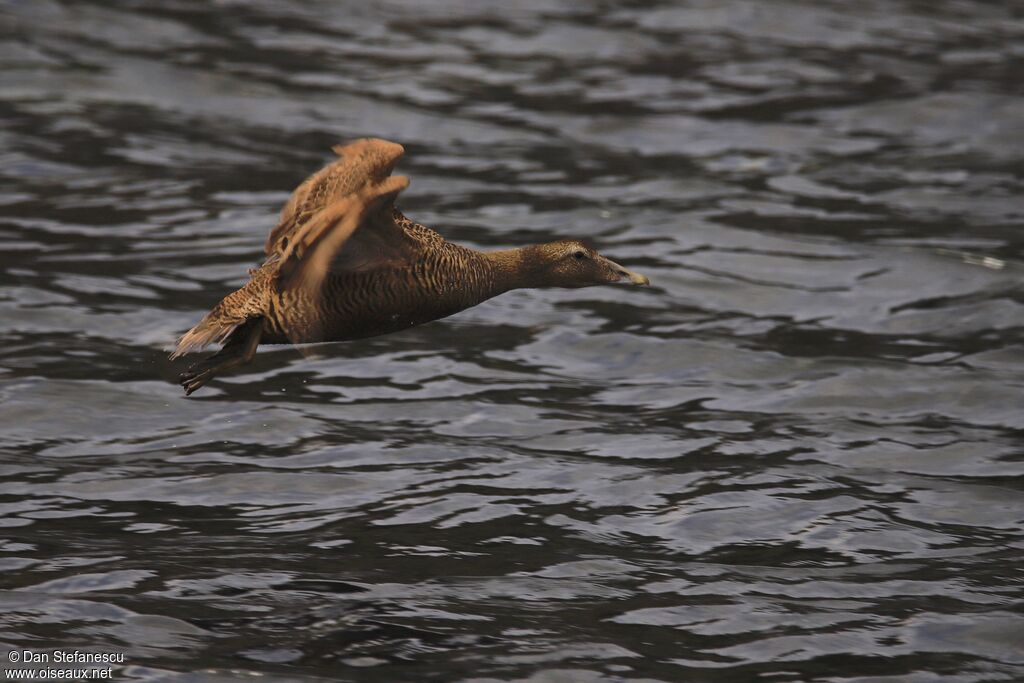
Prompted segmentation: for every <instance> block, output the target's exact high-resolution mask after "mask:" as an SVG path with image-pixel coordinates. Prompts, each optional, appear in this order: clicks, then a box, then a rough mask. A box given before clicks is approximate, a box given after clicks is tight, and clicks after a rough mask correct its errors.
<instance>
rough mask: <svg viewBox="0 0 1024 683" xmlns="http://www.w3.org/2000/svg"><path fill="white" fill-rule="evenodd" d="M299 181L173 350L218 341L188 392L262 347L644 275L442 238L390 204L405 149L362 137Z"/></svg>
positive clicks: (554, 246)
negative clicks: (233, 276)
mask: <svg viewBox="0 0 1024 683" xmlns="http://www.w3.org/2000/svg"><path fill="white" fill-rule="evenodd" d="M334 151H335V152H337V154H338V156H339V157H341V158H340V159H337V160H336V161H334V162H333V163H331V164H328V165H327V166H325V167H324V168H323V169H321V170H320V171H318V172H317V173H315V174H313V175H312V176H310V177H309V178H307V179H306V181H305V182H303V183H302V184H301V185H299V187H298V189H296V190H295V192H294V193H293V194H292V196H291V198H290V199H289V200H288V203H287V204H286V205H285V207H284V209H283V210H282V211H281V220H280V222H279V223H278V225H277V227H276V228H274V230H273V231H271V233H270V237H268V238H267V243H266V245H265V251H266V254H267V260H266V261H265V262H264V263H263V265H262V266H260V267H259V268H255V269H253V270H251V271H250V276H251V279H250V280H249V282H248V283H246V284H245V286H244V287H242V288H241V289H239V290H237V291H235V292H232V293H231V294H228V295H227V296H226V297H224V299H222V300H221V302H220V303H218V304H217V305H216V306H214V307H213V310H212V311H210V312H209V313H207V314H206V316H205V317H204V318H203V319H202V320H201V321H199V324H198V325H196V326H195V327H193V328H192V329H191V330H189V331H188V332H187V333H186V334H185V335H184V336H182V338H181V339H180V340H179V341H178V345H177V348H175V350H174V353H172V354H171V358H172V359H173V358H177V357H178V356H181V355H183V354H185V353H188V352H189V351H193V350H197V349H200V348H202V347H204V346H206V345H207V344H210V343H212V342H223V343H224V346H223V348H222V349H221V350H220V351H218V352H217V353H215V354H213V355H212V356H209V357H207V358H205V359H203V360H201V361H199V362H198V363H196V364H194V365H192V366H191V367H190V368H189V369H188V371H187V372H185V373H183V374H182V375H181V377H180V382H181V386H182V387H184V388H185V394H186V395H189V394H191V393H192V392H193V391H195V390H196V389H198V388H199V387H201V386H203V385H204V384H206V383H207V382H209V381H210V380H211V379H212V378H213V377H214V375H216V374H218V373H221V372H224V371H225V370H228V369H230V368H234V367H236V366H239V365H243V364H245V363H248V362H249V361H251V360H252V358H253V356H254V355H255V354H256V347H257V346H258V345H259V344H286V343H292V344H301V343H306V342H325V341H347V340H350V339H360V338H363V337H374V336H377V335H381V334H388V333H391V332H397V331H399V330H404V329H406V328H408V327H412V326H414V325H422V324H423V323H426V322H430V321H431V320H437V319H438V318H444V317H445V316H449V315H452V314H453V313H457V312H459V311H462V310H464V309H467V308H469V307H471V306H475V305H477V304H478V303H480V302H482V301H485V300H487V299H490V298H491V297H493V296H497V295H499V294H502V293H503V292H507V291H509V290H512V289H519V288H522V287H588V286H590V285H602V284H608V283H612V282H618V281H620V280H628V281H630V282H632V283H633V284H638V285H646V284H649V281H648V279H647V278H646V277H644V276H643V275H639V274H637V273H632V272H630V271H628V270H626V269H625V268H623V267H622V266H620V265H618V264H616V263H614V262H612V261H610V260H608V259H606V258H605V257H603V256H601V255H600V254H598V253H597V252H596V251H594V250H593V249H591V248H589V247H588V246H586V245H585V244H583V243H582V242H578V241H575V240H560V241H558V242H551V243H548V244H540V245H534V246H529V247H522V248H519V249H505V250H502V251H492V252H480V251H476V250H473V249H469V248H467V247H463V246H459V245H458V244H453V243H451V242H448V241H447V240H445V239H444V238H443V237H441V236H440V235H439V234H437V233H436V232H434V231H433V230H431V229H429V228H426V227H424V226H422V225H419V224H417V223H413V222H412V221H410V220H409V219H408V218H406V217H405V216H404V215H402V213H401V212H400V211H399V210H398V209H396V208H395V207H394V201H395V197H396V196H397V195H398V193H399V192H401V191H402V190H404V189H405V188H406V187H407V186H408V185H409V179H408V178H405V177H403V176H395V177H392V176H391V169H392V168H394V166H395V162H397V161H398V159H399V158H400V157H401V156H402V153H403V152H404V150H403V149H402V146H401V145H398V144H395V143H393V142H388V141H386V140H374V139H366V140H359V141H357V142H353V143H352V144H349V145H338V146H337V147H335V148H334Z"/></svg>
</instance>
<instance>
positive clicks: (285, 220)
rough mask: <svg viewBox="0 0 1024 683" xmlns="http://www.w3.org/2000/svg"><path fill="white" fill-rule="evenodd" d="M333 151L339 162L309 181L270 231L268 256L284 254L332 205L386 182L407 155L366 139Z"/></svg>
mask: <svg viewBox="0 0 1024 683" xmlns="http://www.w3.org/2000/svg"><path fill="white" fill-rule="evenodd" d="M333 149H334V152H335V153H336V154H337V155H338V159H336V160H335V161H333V162H331V163H330V164H328V165H327V166H324V167H323V168H322V169H320V170H319V171H317V172H316V173H314V174H313V175H311V176H310V177H308V178H306V180H305V181H303V183H302V184H301V185H299V186H298V187H297V188H295V191H294V192H293V193H292V196H291V197H290V198H289V199H288V202H287V203H286V204H285V206H284V208H283V209H282V210H281V218H280V219H279V220H278V223H277V227H275V228H274V229H273V230H271V232H270V235H269V236H268V237H267V241H266V244H265V245H264V251H265V252H266V254H267V255H268V256H272V255H274V254H275V253H280V252H283V251H284V250H285V249H286V248H287V247H288V244H289V241H290V239H291V237H292V236H293V235H294V234H295V233H296V231H298V230H299V229H300V228H301V227H302V226H304V225H305V224H306V223H307V222H308V221H310V220H311V219H312V218H313V217H314V216H316V215H317V214H318V213H319V212H321V211H323V210H324V209H326V208H327V207H328V206H329V205H331V204H333V203H334V202H336V201H338V200H340V199H343V198H344V197H347V196H348V195H350V194H352V193H356V192H359V190H360V189H362V188H364V187H366V186H369V185H377V184H379V183H381V182H382V181H384V180H385V179H386V178H387V177H388V176H390V175H391V171H392V169H394V167H395V164H396V163H397V162H398V160H399V159H400V158H402V155H403V154H404V153H405V149H404V148H403V147H402V146H401V145H399V144H397V143H394V142H388V141H387V140H380V139H377V138H364V139H362V140H356V141H355V142H352V143H349V144H347V145H336V146H335V147H334V148H333Z"/></svg>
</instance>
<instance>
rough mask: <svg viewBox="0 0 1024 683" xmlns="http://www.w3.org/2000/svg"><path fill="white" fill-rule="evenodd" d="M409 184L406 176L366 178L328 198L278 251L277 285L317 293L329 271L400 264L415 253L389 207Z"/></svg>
mask: <svg viewBox="0 0 1024 683" xmlns="http://www.w3.org/2000/svg"><path fill="white" fill-rule="evenodd" d="M408 186H409V179H408V178H406V177H405V176H395V177H389V178H385V179H384V180H382V181H380V182H377V183H368V184H366V185H364V186H363V187H362V188H360V189H359V190H358V191H356V192H352V193H350V194H349V195H347V196H345V197H343V198H341V199H339V200H337V201H335V202H333V203H331V204H330V205H328V206H327V207H326V208H324V209H321V210H320V212H319V213H317V214H316V215H315V216H313V217H312V218H310V219H309V220H308V221H306V222H305V223H304V224H303V225H302V226H300V227H298V228H297V229H295V230H293V231H292V232H291V233H290V234H289V236H288V239H287V244H286V245H284V246H283V248H282V249H281V250H280V251H279V252H278V253H279V254H280V256H279V260H280V266H279V267H278V277H277V286H278V288H279V290H281V291H283V290H291V289H298V290H303V291H304V292H305V293H306V295H307V296H309V297H310V298H311V299H314V300H315V299H317V298H319V297H320V296H322V290H323V284H324V280H325V279H326V278H327V274H328V273H329V272H335V273H339V272H362V271H369V270H376V269H379V268H388V267H402V266H405V265H408V264H409V263H411V262H412V261H413V260H415V258H416V253H417V244H416V243H415V242H414V241H413V240H412V239H411V238H410V237H409V236H408V235H407V234H406V233H405V231H404V230H403V229H402V227H401V226H400V225H398V223H396V222H395V219H394V211H393V210H392V206H393V204H394V201H395V197H396V196H398V193H399V192H401V191H402V190H404V189H405V188H406V187H408Z"/></svg>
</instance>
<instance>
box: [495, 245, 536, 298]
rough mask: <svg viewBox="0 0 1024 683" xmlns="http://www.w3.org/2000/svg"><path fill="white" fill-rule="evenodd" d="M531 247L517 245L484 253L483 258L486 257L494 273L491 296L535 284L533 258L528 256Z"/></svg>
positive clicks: (534, 285)
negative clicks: (517, 246)
mask: <svg viewBox="0 0 1024 683" xmlns="http://www.w3.org/2000/svg"><path fill="white" fill-rule="evenodd" d="M533 249H534V247H519V248H516V249H501V250H499V251H489V252H486V253H484V258H486V259H487V261H488V263H489V265H490V267H491V272H492V273H493V274H494V280H493V286H494V290H495V291H494V294H492V295H491V296H497V295H498V294H501V293H503V292H508V291H510V290H513V289H522V288H524V287H536V286H537V284H536V282H534V281H533V280H534V278H533V268H532V265H533V263H534V259H532V258H531V257H530V255H531V251H532V250H533Z"/></svg>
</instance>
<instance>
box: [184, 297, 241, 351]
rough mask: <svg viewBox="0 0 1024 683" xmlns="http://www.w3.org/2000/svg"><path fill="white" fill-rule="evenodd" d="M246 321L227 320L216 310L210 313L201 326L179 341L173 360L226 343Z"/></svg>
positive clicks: (201, 322) (201, 321)
mask: <svg viewBox="0 0 1024 683" xmlns="http://www.w3.org/2000/svg"><path fill="white" fill-rule="evenodd" d="M243 322H245V319H244V318H242V319H237V320H235V319H226V318H224V317H223V315H221V314H220V312H219V311H217V310H216V309H215V310H213V311H210V312H209V313H207V314H206V316H205V317H204V318H203V319H202V320H200V321H199V324H198V325H196V326H195V327H193V328H192V329H191V330H189V331H188V332H186V333H185V334H183V335H182V336H181V339H179V340H178V345H177V346H176V347H175V348H174V351H173V352H172V353H171V360H174V359H175V358H178V357H180V356H183V355H185V354H186V353H189V352H190V351H198V350H200V349H202V348H203V347H204V346H207V345H208V344H216V343H222V342H224V341H225V340H226V339H227V338H228V337H229V336H231V333H232V332H234V331H235V329H236V328H237V327H238V326H239V325H241V324H242V323H243Z"/></svg>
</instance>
